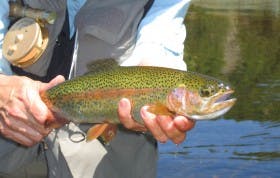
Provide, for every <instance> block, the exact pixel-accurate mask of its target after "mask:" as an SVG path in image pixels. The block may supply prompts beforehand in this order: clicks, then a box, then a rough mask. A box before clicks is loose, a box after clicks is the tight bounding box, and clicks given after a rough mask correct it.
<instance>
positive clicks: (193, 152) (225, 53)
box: [158, 0, 280, 178]
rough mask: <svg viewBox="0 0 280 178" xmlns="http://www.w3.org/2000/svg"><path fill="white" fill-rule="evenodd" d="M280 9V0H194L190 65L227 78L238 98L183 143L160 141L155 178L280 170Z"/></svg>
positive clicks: (187, 48)
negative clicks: (222, 113)
mask: <svg viewBox="0 0 280 178" xmlns="http://www.w3.org/2000/svg"><path fill="white" fill-rule="evenodd" d="M207 2H208V3H207ZM227 2H230V3H227ZM279 9H280V1H279V0H271V1H270V0H267V1H265V0H242V1H239V0H232V1H228V0H224V1H220V0H213V1H206V0H204V1H203V0H194V1H193V4H192V5H191V6H190V9H189V11H188V14H187V16H186V20H185V22H186V27H187V38H186V41H185V61H186V62H187V64H188V70H190V71H197V72H200V73H203V74H207V75H212V76H214V77H217V78H220V79H223V80H226V81H229V83H231V85H232V86H233V88H235V90H236V94H235V97H237V99H238V100H237V103H236V105H235V106H234V107H233V108H232V110H231V111H230V112H229V113H227V114H226V115H225V116H223V117H221V118H218V119H216V120H211V121H198V122H197V123H196V127H195V128H194V129H193V130H192V131H190V132H189V133H188V136H187V140H186V141H185V142H184V143H182V144H180V145H174V144H172V143H170V142H168V143H166V144H160V145H159V151H160V156H159V165H158V178H188V177H199V178H203V177H213V178H219V177H238V178H239V177H246V178H247V177H252V178H258V177H260V178H265V177H267V178H270V177H279V176H280V116H279V114H280V33H279V32H280V11H279Z"/></svg>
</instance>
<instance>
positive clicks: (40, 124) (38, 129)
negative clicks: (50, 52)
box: [0, 75, 65, 146]
mask: <svg viewBox="0 0 280 178" xmlns="http://www.w3.org/2000/svg"><path fill="white" fill-rule="evenodd" d="M64 80H65V79H64V77H62V76H57V77H56V78H54V79H53V80H52V81H50V82H49V83H42V82H39V81H34V80H31V79H29V78H27V77H19V76H5V75H0V87H1V91H0V133H1V135H3V136H4V137H6V138H9V139H11V140H13V141H15V142H17V143H19V144H21V145H24V146H32V145H34V144H36V143H38V142H40V141H41V140H42V139H43V138H44V137H45V136H46V135H47V134H48V133H49V132H50V131H51V129H49V128H45V126H44V124H45V122H46V121H47V120H53V119H54V118H50V116H51V115H50V114H49V112H50V111H49V110H48V108H47V106H46V105H45V103H44V102H43V101H42V100H41V97H40V95H39V93H40V92H42V91H45V90H48V89H49V88H51V87H53V86H55V85H57V84H59V83H61V82H63V81H64Z"/></svg>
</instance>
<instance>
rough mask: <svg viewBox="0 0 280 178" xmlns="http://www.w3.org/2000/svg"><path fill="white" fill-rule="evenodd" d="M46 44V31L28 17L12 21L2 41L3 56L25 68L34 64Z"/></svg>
mask: <svg viewBox="0 0 280 178" xmlns="http://www.w3.org/2000/svg"><path fill="white" fill-rule="evenodd" d="M47 44H48V31H47V29H46V28H44V27H43V26H40V25H39V24H38V23H37V22H36V20H34V19H32V18H28V17H24V18H21V19H20V20H18V21H17V22H16V23H14V24H13V25H12V26H11V28H10V29H9V31H8V32H7V33H6V35H5V37H4V42H3V47H2V49H3V51H2V53H3V56H4V57H5V58H6V59H7V60H8V61H9V62H10V63H11V64H12V65H14V66H17V67H20V68H25V67H28V66H30V65H32V64H34V63H35V62H36V61H37V60H38V59H39V58H40V56H41V55H42V53H43V52H44V50H45V49H46V48H47Z"/></svg>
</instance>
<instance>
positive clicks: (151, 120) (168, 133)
mask: <svg viewBox="0 0 280 178" xmlns="http://www.w3.org/2000/svg"><path fill="white" fill-rule="evenodd" d="M147 109H148V106H144V107H142V109H141V116H142V119H143V121H144V125H145V126H144V125H141V124H139V123H137V122H136V121H135V120H134V119H133V117H132V115H131V104H130V102H129V100H128V99H125V98H123V99H122V100H121V101H120V102H119V109H118V112H119V118H120V121H121V123H122V124H123V125H124V126H125V127H126V128H128V129H131V130H134V131H142V132H145V131H147V130H149V131H150V132H151V133H152V135H153V136H154V138H155V139H156V140H158V141H159V142H161V143H165V142H167V141H168V140H171V141H172V142H173V143H175V144H180V143H182V142H183V141H184V140H185V139H186V132H187V131H189V130H191V129H192V128H193V127H194V125H195V121H193V120H190V119H188V118H186V117H184V116H176V117H174V118H172V117H170V116H156V115H154V114H152V113H150V112H148V110H147Z"/></svg>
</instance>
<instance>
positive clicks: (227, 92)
mask: <svg viewBox="0 0 280 178" xmlns="http://www.w3.org/2000/svg"><path fill="white" fill-rule="evenodd" d="M233 93H234V90H233V89H231V87H229V86H228V85H225V84H224V83H218V82H212V83H207V84H202V85H198V87H197V88H196V89H189V88H188V87H186V86H185V85H180V86H179V87H177V88H175V89H173V90H172V91H171V92H170V93H169V94H168V96H167V107H168V109H169V110H170V111H172V112H174V113H176V114H178V115H183V116H186V117H188V118H190V119H194V120H207V119H214V118H217V117H219V116H221V115H223V114H225V113H226V112H227V111H229V110H230V109H231V107H232V106H233V105H234V103H235V102H236V98H230V96H231V95H232V94H233Z"/></svg>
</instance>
